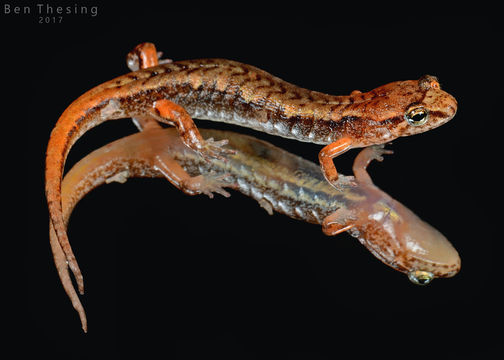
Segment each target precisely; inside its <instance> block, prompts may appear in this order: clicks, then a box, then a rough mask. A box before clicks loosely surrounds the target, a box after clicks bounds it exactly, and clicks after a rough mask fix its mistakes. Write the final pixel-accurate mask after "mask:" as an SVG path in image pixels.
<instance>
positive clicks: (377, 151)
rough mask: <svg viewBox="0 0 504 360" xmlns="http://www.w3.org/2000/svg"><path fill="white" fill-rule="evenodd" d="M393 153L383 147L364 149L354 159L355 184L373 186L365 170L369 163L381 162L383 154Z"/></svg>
mask: <svg viewBox="0 0 504 360" xmlns="http://www.w3.org/2000/svg"><path fill="white" fill-rule="evenodd" d="M393 153H394V152H393V151H392V150H389V149H385V145H384V144H381V145H373V146H369V147H367V148H364V149H363V150H362V151H361V152H360V153H359V154H358V155H357V157H356V158H355V160H354V163H353V168H352V170H353V173H354V175H355V179H356V180H357V183H359V184H361V185H373V180H371V177H370V176H369V174H368V172H367V170H366V168H367V167H368V165H369V163H370V162H371V161H373V160H377V161H383V156H382V155H384V154H393Z"/></svg>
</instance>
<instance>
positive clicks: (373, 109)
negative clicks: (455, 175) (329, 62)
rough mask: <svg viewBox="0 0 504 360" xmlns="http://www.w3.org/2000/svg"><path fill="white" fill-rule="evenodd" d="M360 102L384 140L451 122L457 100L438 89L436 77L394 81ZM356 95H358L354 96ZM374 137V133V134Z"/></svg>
mask: <svg viewBox="0 0 504 360" xmlns="http://www.w3.org/2000/svg"><path fill="white" fill-rule="evenodd" d="M367 94H368V96H369V98H368V99H367V101H364V102H363V103H362V106H365V109H366V111H367V112H368V113H369V114H370V119H371V120H372V121H373V123H375V124H376V122H377V124H376V125H374V126H376V127H380V128H382V131H383V127H382V126H380V123H381V124H383V125H384V126H385V128H386V129H387V130H388V131H387V132H384V134H385V135H384V137H383V139H381V140H383V142H387V141H390V140H392V139H393V138H397V137H400V136H409V135H414V134H419V133H422V132H425V131H428V130H430V129H433V128H436V127H438V126H440V125H443V124H444V123H446V122H448V121H450V120H451V119H452V118H453V117H454V116H455V113H456V112H457V100H455V98H454V97H453V96H451V95H450V94H448V93H447V92H445V91H443V90H441V87H440V85H439V82H438V80H437V78H436V77H434V76H430V75H425V76H423V77H421V78H420V79H419V80H407V81H397V82H393V83H390V84H386V85H383V86H380V87H378V88H376V89H374V90H372V91H370V92H369V93H367ZM356 96H358V95H356ZM374 136H376V135H374Z"/></svg>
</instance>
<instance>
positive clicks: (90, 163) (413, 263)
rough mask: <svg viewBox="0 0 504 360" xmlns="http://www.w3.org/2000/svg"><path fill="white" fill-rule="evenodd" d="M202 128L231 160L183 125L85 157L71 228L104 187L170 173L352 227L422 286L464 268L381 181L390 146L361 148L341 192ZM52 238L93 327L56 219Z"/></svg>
mask: <svg viewBox="0 0 504 360" xmlns="http://www.w3.org/2000/svg"><path fill="white" fill-rule="evenodd" d="M200 131H201V134H202V135H203V136H205V137H212V138H215V139H227V140H228V141H229V146H230V147H231V148H233V149H235V150H236V152H235V154H230V155H229V156H228V157H227V161H224V160H222V159H210V161H206V160H205V159H203V158H202V157H201V156H200V155H199V154H198V153H197V152H195V151H193V150H191V149H190V148H188V147H187V146H185V145H184V143H183V142H182V141H181V139H180V138H179V137H178V135H177V133H176V130H175V129H160V128H158V129H155V128H152V129H146V130H145V131H143V132H141V133H137V134H134V135H130V136H128V137H126V138H123V139H120V140H117V141H115V142H112V143H110V144H108V145H106V146H104V147H102V148H100V149H98V150H95V151H94V152H92V153H91V154H89V155H88V156H86V157H85V158H83V159H82V160H81V161H79V162H78V163H77V164H76V165H74V167H73V168H72V169H71V170H70V171H69V172H68V174H67V175H66V176H65V178H64V180H63V186H62V200H63V202H62V204H63V219H64V226H65V228H66V226H67V224H68V220H69V217H70V214H71V212H72V210H73V208H74V207H75V205H76V204H77V203H78V201H79V200H80V199H81V198H82V197H83V196H84V195H86V194H87V193H89V192H90V191H91V190H92V189H94V188H96V187H97V186H100V185H102V184H104V183H109V182H112V181H117V182H124V181H126V180H127V179H128V178H131V177H165V178H166V175H165V173H166V171H169V172H170V173H172V174H177V177H178V178H179V179H181V180H188V179H192V183H193V187H194V190H195V191H196V192H200V193H207V194H209V193H212V192H217V193H220V194H222V195H224V196H229V193H228V191H226V190H224V188H225V187H230V188H232V189H235V190H238V191H240V192H242V193H243V194H245V195H247V196H250V197H252V198H254V199H255V200H257V201H258V202H259V204H260V205H261V206H262V207H264V208H265V209H266V210H267V211H268V213H270V214H272V213H273V211H277V212H279V213H283V214H285V215H288V216H290V217H292V218H294V219H298V220H302V221H306V222H309V223H314V224H320V225H322V230H323V231H324V233H325V234H327V235H329V236H332V235H336V234H339V233H341V232H344V231H347V232H348V233H349V234H350V235H352V236H353V237H356V238H357V239H358V240H359V241H360V242H361V243H362V244H363V245H364V246H365V247H366V248H367V249H368V250H369V251H370V252H371V253H372V254H373V255H374V256H376V257H377V258H378V259H379V260H381V261H382V262H384V263H385V264H387V265H389V266H391V267H392V268H394V269H396V270H398V271H400V272H403V273H405V274H407V275H408V277H409V279H410V280H411V281H413V282H414V283H416V284H427V283H429V282H430V281H431V280H432V279H434V278H446V277H451V276H454V275H455V274H456V273H457V272H458V271H459V270H460V266H461V261H460V257H459V255H458V253H457V251H456V250H455V248H454V247H453V246H452V245H451V243H450V242H449V241H448V240H447V239H446V237H444V236H443V235H442V234H441V233H440V232H439V231H437V230H436V229H435V228H433V227H432V226H430V225H429V224H427V223H425V222H424V221H422V220H421V219H420V218H418V216H416V215H415V214H414V213H413V212H412V211H411V210H409V209H408V208H406V207H405V206H404V205H402V204H401V203H399V202H398V201H396V200H394V199H393V198H392V197H390V196H389V195H387V194H386V193H384V192H383V191H382V190H380V189H379V188H378V187H377V186H375V185H374V184H373V182H372V180H371V178H370V176H369V175H368V173H367V171H366V168H367V166H368V164H369V163H370V162H371V161H372V160H379V161H381V160H382V159H383V157H382V155H383V154H388V153H391V151H390V150H386V149H384V148H383V145H379V146H371V147H367V148H364V149H363V150H362V151H361V152H360V153H359V155H358V156H357V157H356V159H355V162H354V165H353V172H354V176H355V180H356V183H357V186H355V187H344V188H342V190H341V191H338V190H336V189H335V188H334V187H333V186H331V185H330V184H329V183H328V182H327V181H326V180H325V178H324V176H323V174H322V173H321V171H320V167H319V166H318V165H316V164H315V163H313V162H310V161H308V160H305V159H302V158H301V157H299V156H296V155H294V154H291V153H289V152H287V151H285V150H282V149H280V148H278V147H275V146H273V145H271V144H269V143H267V142H265V141H261V140H259V139H256V138H254V137H251V136H246V135H241V134H238V133H233V132H224V131H218V130H200ZM160 164H163V165H160ZM168 169H169V170H168ZM344 177H345V176H343V175H341V176H340V179H339V180H338V181H344V179H343V178H344ZM168 180H170V178H168ZM170 181H171V180H170ZM50 240H51V247H52V250H53V254H54V261H55V264H56V267H57V270H58V274H59V276H60V279H61V281H62V283H63V286H64V288H65V291H66V292H67V294H68V296H69V297H70V299H71V301H72V304H73V306H74V308H75V309H76V310H77V311H78V313H79V316H80V318H81V322H82V327H83V329H84V331H87V320H86V315H85V312H84V308H83V307H82V304H81V302H80V300H79V297H78V295H77V293H76V291H75V289H74V288H73V285H72V281H71V279H70V276H69V273H68V263H67V260H66V256H65V253H64V252H63V250H62V247H61V246H60V244H59V242H58V239H57V235H56V233H55V231H54V227H53V225H52V223H50ZM81 285H82V284H79V291H80V292H81V293H83V288H81Z"/></svg>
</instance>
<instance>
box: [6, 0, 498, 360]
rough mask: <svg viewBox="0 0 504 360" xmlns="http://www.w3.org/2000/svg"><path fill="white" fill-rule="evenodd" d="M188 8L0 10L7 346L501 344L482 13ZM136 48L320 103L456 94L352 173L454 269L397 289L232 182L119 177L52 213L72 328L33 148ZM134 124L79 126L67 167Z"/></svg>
mask: <svg viewBox="0 0 504 360" xmlns="http://www.w3.org/2000/svg"><path fill="white" fill-rule="evenodd" d="M45 4H47V2H45ZM78 4H79V5H80V4H82V3H80V2H79V3H78ZM54 5H57V4H54ZM179 5H184V4H179ZM191 6H192V5H190V4H189V3H188V4H187V8H186V9H185V10H184V11H179V10H174V9H173V8H172V7H171V6H168V5H167V6H166V7H165V8H159V7H154V6H149V5H148V4H147V3H146V4H145V5H144V4H141V3H138V4H136V6H133V5H124V6H122V7H118V6H115V5H112V4H110V5H107V4H101V5H98V15H97V16H96V17H90V16H85V15H63V22H62V23H61V24H38V21H39V18H38V15H37V14H35V13H32V14H30V15H9V16H7V15H5V14H2V18H1V24H0V26H1V30H2V40H3V44H4V46H5V49H4V50H5V51H4V52H3V55H2V62H3V63H4V65H3V69H4V71H5V74H4V76H3V78H4V83H3V88H4V100H5V99H6V98H5V94H6V95H7V100H8V101H7V102H5V101H3V102H2V103H3V106H4V108H7V110H8V111H7V113H4V115H5V117H4V119H3V120H4V123H7V125H8V126H7V127H4V131H6V133H5V135H6V136H5V142H4V146H5V149H4V150H5V152H4V164H6V169H7V170H6V172H5V176H4V178H7V179H10V180H13V182H14V185H15V187H8V188H6V193H5V194H4V195H7V199H6V201H8V204H9V207H10V212H9V215H8V217H7V218H6V220H7V221H8V223H7V226H6V228H8V229H13V230H15V231H14V232H13V234H14V235H11V236H9V238H8V239H9V241H8V243H14V244H15V245H18V249H16V250H14V251H13V252H12V253H11V252H8V251H6V255H5V258H6V260H14V262H15V264H14V267H11V268H10V270H9V272H8V274H12V276H9V279H13V280H14V281H13V283H14V284H15V285H17V286H16V287H14V289H16V290H15V291H9V292H8V294H9V295H8V297H9V298H12V299H14V300H15V302H16V305H18V306H14V307H13V308H12V309H13V310H12V314H14V315H15V320H16V321H15V322H14V324H13V326H12V327H10V331H9V334H10V335H11V337H12V339H13V342H12V343H13V344H15V345H16V346H17V349H18V355H19V356H20V357H22V355H24V354H25V353H26V354H28V353H32V355H33V354H36V355H46V354H51V355H52V356H53V358H59V357H61V358H66V359H69V358H92V359H99V358H106V357H107V358H110V357H114V356H117V357H119V356H121V355H122V356H124V355H127V354H138V355H142V356H147V357H149V356H148V355H149V354H157V355H162V356H163V357H165V358H173V359H200V358H207V357H210V356H212V357H214V356H215V357H217V356H218V357H219V358H222V359H224V358H233V359H264V358H280V359H333V358H340V357H344V356H346V355H353V356H356V357H359V356H361V355H369V356H377V357H378V356H381V355H388V356H392V357H396V356H397V357H399V356H401V357H403V356H404V357H406V356H407V357H412V356H413V357H414V356H415V355H418V356H425V355H428V356H429V357H431V358H436V357H437V356H438V355H439V356H446V355H451V356H458V355H461V354H473V355H482V354H493V353H494V351H495V349H496V348H497V344H498V342H499V341H502V331H501V327H502V324H501V323H500V322H499V321H497V316H498V315H501V314H500V309H499V306H498V301H497V299H496V295H497V290H498V289H499V288H500V287H501V284H502V282H501V281H500V276H499V273H498V271H499V263H500V261H501V257H500V256H499V253H498V252H496V249H495V245H496V243H497V241H498V239H499V238H500V237H501V233H500V228H501V226H500V225H501V224H500V223H499V222H498V221H496V220H495V218H493V217H492V216H493V215H494V214H495V213H496V212H501V210H500V209H499V208H497V210H495V208H494V207H493V206H494V205H499V203H500V201H501V200H502V199H501V198H502V196H501V190H500V184H501V180H500V176H499V175H498V172H499V168H500V164H501V163H502V162H501V158H500V154H501V153H502V151H501V150H500V149H499V150H498V145H499V141H498V140H499V133H498V131H499V130H498V129H499V123H500V122H501V121H502V120H501V111H500V106H501V104H499V102H498V101H499V88H501V86H502V85H501V84H502V82H501V73H500V71H501V69H500V64H501V61H502V60H501V59H500V58H499V56H500V55H499V52H500V51H502V49H501V48H499V47H500V44H501V39H500V38H499V36H498V34H497V30H498V29H499V26H498V25H497V24H496V23H495V21H494V19H493V18H491V17H487V18H483V17H481V18H471V17H445V16H441V15H439V16H438V15H436V14H435V13H421V12H419V13H405V14H404V15H400V16H398V15H397V14H393V15H392V14H391V15H389V16H383V15H379V16H378V15H376V16H373V17H372V16H367V17H361V16H360V15H359V16H358V18H357V20H355V19H354V18H353V16H352V18H350V17H349V16H348V19H345V18H346V17H347V16H345V14H344V13H332V12H331V11H329V9H323V8H320V9H314V11H313V12H310V13H302V12H293V13H292V14H284V13H276V14H271V15H269V16H264V15H260V14H262V12H258V13H254V12H253V11H252V10H251V9H249V10H246V9H242V10H241V11H237V12H236V13H233V14H231V13H230V14H228V15H226V14H223V13H219V12H217V11H214V12H209V13H205V12H204V11H197V12H196V13H195V12H194V10H195V9H191ZM321 14H322V15H321ZM43 20H45V19H43ZM144 41H150V42H153V43H155V44H156V45H157V47H158V49H159V50H161V51H163V52H164V54H165V56H166V57H168V58H172V59H175V60H180V59H189V58H200V57H223V58H230V59H234V60H238V61H242V62H246V63H250V64H252V65H255V66H258V67H260V68H262V69H264V70H266V71H268V72H270V73H273V74H275V75H277V76H279V77H281V78H283V79H285V80H287V81H289V82H292V83H295V84H298V85H300V86H303V87H306V88H310V89H314V90H318V91H322V92H327V93H333V94H348V93H350V92H351V91H352V90H354V89H359V90H362V91H368V90H370V89H372V88H374V87H376V86H379V85H382V84H384V83H387V82H390V81H395V80H400V79H417V78H419V77H420V76H422V75H424V74H432V75H436V76H438V77H439V79H440V82H441V85H442V87H443V88H444V89H445V90H446V91H448V92H449V93H451V94H453V95H454V96H455V97H456V98H457V100H458V103H459V110H458V113H457V115H456V117H455V118H454V119H453V120H452V121H451V122H450V123H448V124H446V125H444V126H442V127H440V128H438V129H435V130H433V131H431V132H428V133H425V134H422V135H418V136H414V137H409V138H402V139H398V140H396V141H394V143H393V144H392V145H389V148H392V149H393V150H394V151H395V154H394V155H392V156H388V157H387V159H386V161H385V162H383V163H381V164H372V165H371V166H370V169H369V170H370V174H371V176H372V177H373V179H374V181H375V183H376V184H377V185H379V186H380V187H381V188H382V189H383V190H385V191H386V192H388V193H389V194H391V195H392V196H393V197H394V198H396V199H398V200H399V201H401V202H402V203H404V204H405V205H407V206H408V207H409V208H410V209H412V210H413V211H415V212H416V213H417V214H418V215H419V216H420V217H421V218H422V219H424V220H426V221H427V222H429V223H430V224H432V225H433V226H434V227H436V228H437V229H439V230H440V231H441V232H442V233H443V234H445V235H446V236H447V238H448V239H449V240H450V241H451V242H452V243H453V245H454V246H455V247H456V248H457V249H458V251H459V253H460V256H461V258H462V271H461V272H460V273H459V274H458V275H457V276H455V277H454V278H452V279H440V280H435V281H434V282H433V283H432V284H430V285H429V286H427V287H419V286H415V285H413V284H412V283H410V282H409V281H408V279H407V278H406V276H405V275H403V274H401V273H398V272H396V271H394V270H392V269H390V268H388V267H387V266H385V265H384V264H382V263H381V262H380V261H378V260H377V259H375V258H374V257H373V256H372V255H371V254H370V253H369V252H368V251H367V250H366V249H365V248H364V247H362V246H361V245H360V244H359V243H358V242H357V241H356V240H355V239H353V238H351V237H350V236H348V235H346V234H343V235H340V236H337V237H334V238H329V237H326V236H324V235H323V234H322V232H321V229H320V227H319V226H315V225H310V224H305V223H302V222H299V221H295V220H292V219H290V218H288V217H285V216H282V215H279V214H275V215H274V216H268V215H267V214H266V212H265V211H264V210H263V209H261V208H260V207H259V206H258V205H257V204H256V203H255V202H254V201H253V200H251V199H249V198H246V197H244V196H242V195H241V194H239V193H237V192H233V195H232V197H231V198H229V199H225V198H222V197H219V196H217V197H216V198H214V199H212V200H211V199H208V198H206V197H205V196H196V197H188V196H185V195H183V194H182V193H180V192H179V191H177V190H176V189H174V188H173V186H171V185H170V184H168V183H167V182H166V181H163V180H147V179H143V180H138V179H133V180H128V182H127V183H126V184H124V185H120V184H112V185H108V186H105V187H102V188H99V189H97V190H95V191H94V192H93V193H91V194H90V195H89V196H88V197H86V198H85V199H84V200H83V201H81V203H80V204H79V205H78V206H77V208H76V210H75V212H74V214H73V216H72V219H71V222H70V226H69V236H70V239H71V243H72V246H73V249H74V251H75V253H76V255H77V258H78V260H79V264H80V266H81V269H82V271H83V273H84V277H85V285H86V294H85V296H83V297H82V301H83V304H84V306H85V308H86V310H87V314H88V320H89V333H88V334H83V333H82V331H81V329H80V324H79V320H78V317H77V314H76V313H75V311H74V310H73V308H72V307H71V304H70V302H69V300H68V299H67V297H66V295H65V293H64V291H63V289H62V287H61V285H60V284H59V280H58V277H57V274H56V271H55V269H54V266H53V263H52V258H51V253H50V248H49V241H48V235H47V233H48V227H47V225H48V214H47V208H46V204H45V198H44V190H43V189H44V188H43V169H44V154H45V147H46V145H47V141H48V138H49V134H50V131H51V129H52V127H53V126H54V124H55V123H56V121H57V119H58V117H59V116H60V114H61V113H62V112H63V110H64V109H65V108H66V107H67V106H68V105H69V104H70V102H71V101H72V100H74V99H75V98H77V97H78V96H79V95H81V94H82V93H84V92H85V91H86V90H88V89H90V88H91V87H93V86H95V85H97V84H99V83H102V82H104V81H106V80H109V79H111V78H113V77H115V76H118V75H121V74H123V73H126V72H127V68H126V65H125V55H126V53H127V52H128V51H129V50H130V49H132V48H133V47H134V46H135V45H136V44H138V43H140V42H144ZM9 110H10V111H12V112H10V111H9ZM197 124H198V126H200V127H217V128H228V129H229V128H231V129H233V130H236V131H240V132H244V133H249V134H254V135H256V136H258V137H261V138H263V139H266V140H268V141H271V142H273V143H274V144H277V145H279V146H282V147H284V148H286V149H288V150H290V151H292V152H295V153H297V154H299V155H302V156H304V157H305V158H308V159H311V160H313V161H316V159H317V154H318V151H319V150H320V146H318V145H313V144H304V143H299V142H295V141H292V140H285V139H280V138H275V137H272V136H267V135H264V134H261V133H257V132H253V131H250V130H247V129H241V128H237V127H232V126H224V125H222V124H214V123H211V122H204V121H199V122H197ZM135 131H136V129H135V128H134V126H133V125H132V124H131V122H130V121H128V120H119V121H114V122H108V123H105V124H103V125H101V126H99V127H97V128H95V129H93V130H91V131H90V132H89V133H87V134H86V135H84V136H83V137H82V138H81V139H80V140H79V141H78V142H77V143H76V145H75V146H74V148H73V149H72V151H71V153H70V156H69V159H68V162H67V169H68V168H69V167H70V166H71V165H72V164H73V163H75V162H76V161H77V160H78V159H80V158H82V157H83V156H85V155H86V154H87V153H89V152H90V151H92V150H94V149H96V148H98V147H99V146H102V145H104V144H106V143H108V142H110V141H112V140H114V139H117V138H120V137H122V136H125V135H127V134H131V133H133V132H135ZM493 135H495V137H493ZM356 154H357V150H353V151H351V152H349V153H346V154H345V155H343V156H341V157H340V158H338V159H337V163H336V164H337V167H338V169H340V170H341V171H342V172H343V173H345V174H348V173H349V171H350V169H351V163H352V161H353V158H354V157H355V155H356ZM11 189H14V190H12V191H11ZM11 195H14V198H13V199H12V200H11V198H10V196H11ZM9 342H10V341H9Z"/></svg>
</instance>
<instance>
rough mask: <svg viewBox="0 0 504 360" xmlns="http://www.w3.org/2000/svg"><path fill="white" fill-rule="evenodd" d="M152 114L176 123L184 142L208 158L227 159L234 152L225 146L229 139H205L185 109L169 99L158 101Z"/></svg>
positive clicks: (170, 122) (166, 121) (165, 120)
mask: <svg viewBox="0 0 504 360" xmlns="http://www.w3.org/2000/svg"><path fill="white" fill-rule="evenodd" d="M152 115H153V116H154V117H155V118H156V120H159V121H160V122H164V123H167V124H171V125H175V127H176V128H177V130H178V133H179V135H180V137H181V138H182V141H183V143H184V144H185V145H186V146H188V147H189V148H191V149H192V150H194V151H196V152H197V153H198V154H200V155H201V156H203V158H205V159H206V160H208V159H209V158H216V159H220V160H226V158H225V155H228V154H234V153H235V151H234V150H232V149H228V148H224V147H223V146H224V145H226V144H227V143H228V140H226V139H223V140H219V141H214V140H213V139H212V138H209V139H206V140H203V138H202V136H201V134H200V132H199V131H198V128H197V127H196V124H194V121H193V120H192V118H191V116H190V115H189V114H188V113H187V111H185V109H184V108H183V107H181V106H179V105H177V104H175V103H173V102H171V101H169V100H166V99H161V100H158V101H156V103H155V104H154V108H153V113H152Z"/></svg>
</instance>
